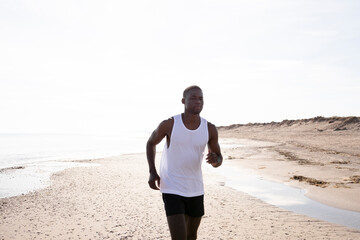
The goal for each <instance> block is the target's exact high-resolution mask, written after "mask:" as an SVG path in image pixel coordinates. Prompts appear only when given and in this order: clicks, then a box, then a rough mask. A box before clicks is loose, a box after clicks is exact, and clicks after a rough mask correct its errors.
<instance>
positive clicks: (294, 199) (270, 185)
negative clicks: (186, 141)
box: [207, 162, 360, 230]
mask: <svg viewBox="0 0 360 240" xmlns="http://www.w3.org/2000/svg"><path fill="white" fill-rule="evenodd" d="M207 169H208V170H209V171H213V170H214V173H215V171H216V173H217V174H220V175H222V176H223V177H224V178H225V179H226V180H225V185H226V186H228V187H231V188H234V189H236V190H239V191H242V192H245V193H247V194H249V195H251V196H254V197H256V198H258V199H261V200H263V201H264V202H266V203H269V204H272V205H275V206H278V207H280V208H283V209H286V210H290V211H293V212H295V213H299V214H302V215H307V216H310V217H313V218H316V219H319V220H324V221H327V222H331V223H336V224H340V225H344V226H347V227H350V228H354V229H358V230H360V212H354V211H348V210H343V209H338V208H334V207H331V206H328V205H325V204H322V203H319V202H316V201H314V200H311V199H310V198H308V197H306V196H305V195H304V191H303V190H301V189H298V188H293V187H290V186H288V185H285V184H282V183H277V182H272V181H268V180H264V179H262V178H261V177H260V176H259V175H256V174H254V173H251V172H250V171H246V170H243V169H241V168H239V167H236V166H232V164H231V163H229V162H224V163H223V165H222V166H221V167H219V168H217V169H213V170H212V168H211V167H210V168H207Z"/></svg>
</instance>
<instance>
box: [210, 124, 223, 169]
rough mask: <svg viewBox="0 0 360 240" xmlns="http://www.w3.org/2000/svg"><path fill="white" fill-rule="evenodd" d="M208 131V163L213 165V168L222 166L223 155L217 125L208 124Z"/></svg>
mask: <svg viewBox="0 0 360 240" xmlns="http://www.w3.org/2000/svg"><path fill="white" fill-rule="evenodd" d="M208 130H209V142H208V149H209V153H208V154H207V157H206V160H207V163H209V164H211V165H212V166H213V167H219V166H220V165H221V164H222V161H223V157H222V155H221V150H220V145H219V136H218V131H217V129H216V127H215V125H213V124H211V123H208Z"/></svg>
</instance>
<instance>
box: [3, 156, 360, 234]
mask: <svg viewBox="0 0 360 240" xmlns="http://www.w3.org/2000/svg"><path fill="white" fill-rule="evenodd" d="M158 162H159V161H157V163H158ZM91 163H96V164H99V165H98V166H97V167H80V168H68V169H66V170H64V171H61V172H57V173H55V174H53V175H52V177H51V180H52V184H51V185H50V186H49V187H47V188H45V189H42V190H40V191H36V192H31V193H29V194H27V195H23V196H17V197H10V198H5V199H4V198H3V199H0V223H1V228H0V237H2V238H4V239H33V238H45V239H69V238H70V239H72V238H81V239H86V238H87V239H89V238H91V239H126V238H128V239H169V233H168V227H167V222H166V217H165V213H164V209H163V203H162V200H161V194H160V193H159V192H158V191H154V190H151V189H149V187H148V185H147V178H148V175H147V174H148V171H147V168H148V167H147V163H146V157H145V156H144V154H125V155H121V156H119V157H113V158H104V159H96V160H92V161H91ZM222 180H223V178H222V177H221V176H220V175H217V174H212V173H209V172H207V171H205V172H204V183H205V191H206V194H205V196H206V197H205V216H204V218H203V220H202V224H201V225H200V228H199V238H198V239H209V236H211V237H212V238H213V239H236V238H244V239H248V238H253V239H299V238H302V239H303V238H308V239H314V238H316V239H321V238H322V237H325V238H326V239H338V236H344V237H346V238H347V239H356V238H358V237H359V236H360V231H358V230H354V229H351V228H347V227H343V226H340V225H336V224H332V223H328V222H324V221H319V220H316V219H314V218H311V217H307V216H304V215H299V214H296V213H293V212H291V211H286V210H283V209H280V208H278V207H275V206H273V205H270V204H267V203H264V202H263V201H261V200H259V199H257V198H254V197H252V196H250V195H248V194H245V193H242V192H240V191H237V190H234V189H231V188H229V187H226V186H224V184H222Z"/></svg>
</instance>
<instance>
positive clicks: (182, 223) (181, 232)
mask: <svg viewBox="0 0 360 240" xmlns="http://www.w3.org/2000/svg"><path fill="white" fill-rule="evenodd" d="M167 221H168V224H169V229H170V235H171V239H172V240H186V235H187V232H186V217H185V214H176V215H171V216H168V217H167Z"/></svg>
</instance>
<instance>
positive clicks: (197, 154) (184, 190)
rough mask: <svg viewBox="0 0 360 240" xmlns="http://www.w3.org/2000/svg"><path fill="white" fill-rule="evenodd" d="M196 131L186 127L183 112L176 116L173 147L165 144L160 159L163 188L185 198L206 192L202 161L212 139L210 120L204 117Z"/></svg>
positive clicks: (172, 136) (161, 185)
mask: <svg viewBox="0 0 360 240" xmlns="http://www.w3.org/2000/svg"><path fill="white" fill-rule="evenodd" d="M200 119H201V122H200V126H199V127H198V128H197V129H195V130H189V129H187V128H186V127H185V125H184V123H183V121H182V118H181V114H179V115H176V116H174V126H173V129H172V133H171V137H170V146H169V147H168V146H167V143H165V147H164V151H163V154H162V158H161V162H160V191H161V192H162V193H171V194H177V195H180V196H184V197H195V196H200V195H203V194H204V184H203V177H202V171H201V164H202V160H203V154H204V150H205V147H206V144H207V143H208V141H209V132H208V125H207V121H206V120H205V119H204V118H200Z"/></svg>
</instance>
